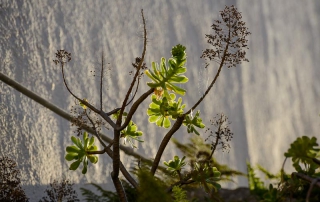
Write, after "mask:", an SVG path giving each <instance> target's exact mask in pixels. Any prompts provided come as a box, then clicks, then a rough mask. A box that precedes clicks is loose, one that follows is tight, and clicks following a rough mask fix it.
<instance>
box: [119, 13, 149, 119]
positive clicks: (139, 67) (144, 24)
mask: <svg viewBox="0 0 320 202" xmlns="http://www.w3.org/2000/svg"><path fill="white" fill-rule="evenodd" d="M141 16H142V21H143V32H144V41H143V51H142V55H141V60H140V62H139V65H138V68H137V71H136V74H135V75H134V77H133V80H132V82H131V85H130V87H129V90H128V92H127V95H126V97H125V99H124V100H123V103H122V107H121V110H120V113H119V117H118V120H117V124H121V121H122V114H123V112H124V108H125V107H126V104H127V101H128V99H129V95H130V93H131V91H132V88H133V86H134V84H135V82H136V79H137V77H138V76H139V73H140V69H141V66H142V64H143V61H144V57H145V54H146V50H147V29H146V21H145V18H144V15H143V9H141Z"/></svg>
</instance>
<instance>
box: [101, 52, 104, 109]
mask: <svg viewBox="0 0 320 202" xmlns="http://www.w3.org/2000/svg"><path fill="white" fill-rule="evenodd" d="M103 68H104V66H103V51H102V53H101V75H100V111H102V79H103Z"/></svg>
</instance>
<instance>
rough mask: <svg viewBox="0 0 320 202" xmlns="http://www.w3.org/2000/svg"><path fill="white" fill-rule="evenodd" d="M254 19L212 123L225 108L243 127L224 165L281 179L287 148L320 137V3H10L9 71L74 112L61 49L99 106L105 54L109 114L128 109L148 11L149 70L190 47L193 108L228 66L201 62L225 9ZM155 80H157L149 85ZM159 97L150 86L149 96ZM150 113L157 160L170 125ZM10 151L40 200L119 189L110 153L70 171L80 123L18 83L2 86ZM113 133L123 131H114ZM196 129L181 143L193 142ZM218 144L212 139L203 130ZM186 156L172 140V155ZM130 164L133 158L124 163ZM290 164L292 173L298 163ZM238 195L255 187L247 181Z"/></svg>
mask: <svg viewBox="0 0 320 202" xmlns="http://www.w3.org/2000/svg"><path fill="white" fill-rule="evenodd" d="M232 4H233V5H235V6H236V7H237V8H238V10H239V11H241V12H242V16H243V20H244V21H245V22H246V23H247V27H248V28H249V30H250V32H251V33H252V35H250V36H249V47H250V50H248V51H247V57H248V59H249V60H250V62H249V63H244V64H243V65H241V66H238V67H237V68H231V69H227V68H225V69H223V71H222V74H221V75H220V77H219V79H218V82H217V83H216V85H215V86H214V88H213V89H212V91H211V92H210V94H209V96H208V97H207V98H206V99H205V100H204V102H203V104H202V105H201V106H200V107H199V109H200V110H201V117H202V118H203V119H204V120H205V123H207V124H208V125H209V119H212V118H214V117H215V115H216V114H217V113H221V112H223V113H225V114H226V115H227V116H228V117H229V120H230V121H231V122H232V124H231V126H230V127H231V129H232V131H233V132H234V138H233V140H232V142H231V150H230V152H229V153H222V152H221V151H219V152H216V158H217V159H218V160H219V161H220V162H221V163H225V164H228V165H229V166H230V167H232V168H235V169H237V170H240V171H243V172H246V161H250V162H251V163H253V164H256V163H259V164H261V165H262V166H264V167H266V168H267V169H269V170H271V171H272V172H276V171H278V170H279V169H280V167H281V164H282V162H283V159H284V158H283V153H284V152H285V151H286V150H287V149H288V147H289V143H291V142H292V141H293V140H295V139H296V137H298V136H302V135H307V136H316V137H318V139H319V138H320V136H319V131H318V128H319V118H320V117H319V112H320V109H319V98H320V85H319V84H320V80H319V79H318V78H319V77H320V68H319V63H320V57H319V55H320V40H319V35H320V23H319V20H320V2H319V1H316V0H313V1H312V0H310V1H299V0H291V1H281V2H279V1H254V0H247V1H244V0H239V1H224V0H217V1H213V0H199V1H193V0H185V1H169V0H157V1H143V0H140V1H129V0H119V1H102V0H101V1H98V0H94V1H81V0H79V1H62V0H57V1H50V0H45V1H43V0H33V1H22V0H2V1H1V2H0V71H1V72H2V73H4V74H6V75H7V76H9V77H11V78H12V79H14V80H16V81H17V82H19V83H21V84H22V85H24V86H25V87H27V88H28V89H30V90H32V91H34V92H35V93H37V94H39V95H41V96H42V97H44V98H45V99H48V100H49V101H50V102H52V103H54V104H55V105H57V106H59V107H61V108H62V109H65V110H66V111H69V110H70V109H71V106H72V105H74V99H73V98H72V97H71V96H70V95H69V93H68V92H67V90H66V88H65V87H64V85H63V83H62V77H61V72H60V68H59V67H57V66H55V65H54V63H53V62H52V60H53V59H55V52H56V50H60V49H65V50H67V51H69V52H71V53H72V61H71V62H70V63H69V64H68V66H67V68H66V70H67V73H66V74H67V79H68V82H69V83H70V86H71V88H72V90H73V91H74V92H75V93H76V94H77V95H79V96H80V97H83V98H88V99H89V101H90V102H92V103H94V104H98V100H99V99H98V95H99V94H98V92H99V91H98V89H99V88H98V85H99V83H98V82H99V80H98V78H97V77H94V76H93V73H92V72H91V71H94V70H99V64H100V58H101V53H102V51H103V53H104V58H105V61H106V62H107V63H109V64H108V67H109V69H108V70H107V71H106V72H105V75H106V79H105V86H106V87H105V91H104V100H105V102H104V108H105V110H112V109H114V108H115V107H119V106H120V104H121V103H122V100H123V97H124V95H123V93H121V92H126V91H127V89H128V87H129V84H128V81H129V80H131V78H132V76H131V75H129V71H131V70H132V66H131V63H132V62H134V59H135V57H138V56H140V55H141V51H142V42H143V39H142V37H141V36H142V20H141V14H140V10H141V9H144V15H145V17H146V19H147V29H148V34H149V43H148V47H147V55H146V63H147V66H149V67H150V64H151V62H152V61H156V62H159V60H160V58H161V57H162V56H164V57H166V58H168V57H170V50H171V47H172V46H174V45H176V44H178V43H181V44H183V45H185V46H186V47H187V55H188V62H187V65H186V66H187V68H188V71H187V73H186V75H187V76H188V77H189V82H188V83H187V84H186V85H185V88H186V89H187V90H188V93H187V95H186V96H185V98H184V101H185V102H186V104H187V106H189V107H190V106H191V105H192V104H193V103H195V102H196V100H197V99H198V97H199V96H201V95H202V94H203V92H204V91H205V89H206V86H207V81H208V79H209V80H210V78H212V76H213V75H214V74H215V72H216V69H217V65H216V64H212V65H211V66H210V67H209V68H207V69H204V68H203V67H204V61H203V60H201V59H200V55H201V53H202V50H204V49H205V48H208V47H209V46H208V45H207V44H206V40H205V38H204V36H205V34H209V33H211V28H210V25H211V24H212V23H213V20H215V19H218V18H219V11H220V10H223V9H224V7H225V5H232ZM147 81H148V78H147V77H146V76H145V77H144V78H143V79H142V83H145V82H147ZM146 90H147V87H146V86H144V85H142V86H141V88H140V90H139V94H142V93H143V92H145V91H146ZM148 104H149V99H148V100H147V101H146V102H145V103H144V104H143V105H142V106H141V107H140V108H139V111H138V112H137V114H136V116H135V117H134V121H135V122H137V123H138V126H139V128H140V129H141V130H142V131H144V132H145V133H144V134H145V135H144V140H145V143H143V144H139V149H138V151H139V152H140V153H142V154H144V155H145V156H146V157H149V158H153V157H154V155H155V153H156V151H157V148H158V146H159V144H160V141H161V139H162V137H163V136H164V135H165V133H166V130H165V129H159V130H157V128H156V127H155V126H154V125H150V124H148V117H147V116H146V114H145V112H146V108H147V106H148ZM0 108H1V111H0V129H1V130H0V140H1V141H0V142H1V143H0V153H1V154H2V155H9V156H11V157H12V158H14V159H15V160H16V161H17V162H18V164H19V167H20V168H21V171H22V178H23V185H24V188H25V189H26V191H27V194H28V196H29V197H30V198H31V199H32V201H33V200H39V199H40V197H41V196H43V193H42V192H43V190H44V188H45V186H46V185H47V184H48V183H50V182H52V181H53V180H54V179H60V178H62V177H67V178H69V179H71V180H73V181H74V182H75V183H76V184H77V186H80V184H85V183H89V182H96V183H101V184H107V187H108V188H110V189H113V185H112V181H111V179H110V177H109V173H110V171H111V169H112V166H111V161H110V159H109V158H108V157H107V156H101V158H100V162H99V163H98V164H97V165H95V166H91V167H90V169H89V170H88V173H87V174H86V175H85V176H83V175H82V174H81V171H76V172H72V171H69V170H68V166H69V165H68V162H66V161H65V160H64V155H65V147H66V146H67V145H69V144H70V143H71V141H70V136H71V135H72V134H73V128H72V127H71V126H70V123H69V122H67V121H65V120H64V119H63V118H61V117H59V116H57V115H55V114H54V113H53V112H51V111H50V110H48V109H46V108H44V107H43V106H41V105H39V104H38V103H36V102H34V101H32V100H30V99H29V98H28V97H26V96H24V95H22V94H20V93H19V92H17V91H16V90H14V89H13V88H11V87H9V86H7V85H6V84H4V83H3V82H0ZM106 133H107V134H109V136H110V137H112V132H111V131H107V132H106ZM189 137H191V135H190V134H188V133H187V132H186V129H185V128H182V129H180V130H179V132H178V133H177V134H176V135H175V138H177V139H178V140H180V141H182V142H187V141H188V139H189ZM203 137H204V138H205V137H206V134H203ZM173 153H177V152H176V151H175V148H174V147H173V144H172V143H170V144H169V146H168V149H167V150H166V151H165V153H164V156H163V158H162V160H163V161H164V160H169V159H171V158H172V154H173ZM122 160H123V161H124V163H125V164H126V165H127V166H128V167H130V166H134V163H133V159H132V158H131V157H128V156H123V158H122ZM289 167H290V166H289ZM228 186H229V187H231V188H235V187H239V186H247V181H246V179H245V178H237V179H236V180H235V183H232V184H229V185H228Z"/></svg>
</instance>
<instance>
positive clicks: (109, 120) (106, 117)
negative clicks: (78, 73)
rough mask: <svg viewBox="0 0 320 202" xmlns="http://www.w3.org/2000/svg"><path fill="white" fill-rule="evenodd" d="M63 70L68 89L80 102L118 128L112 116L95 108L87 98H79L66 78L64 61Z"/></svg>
mask: <svg viewBox="0 0 320 202" xmlns="http://www.w3.org/2000/svg"><path fill="white" fill-rule="evenodd" d="M61 70H62V77H63V82H64V85H65V86H66V88H67V90H68V91H69V93H70V94H71V95H72V96H73V97H74V98H76V99H77V100H78V101H79V102H81V103H83V104H84V105H86V106H87V107H88V108H89V109H91V110H92V111H94V112H95V113H97V114H99V115H101V117H102V118H103V119H104V120H106V121H107V122H108V123H109V124H110V125H111V127H113V128H116V124H115V123H114V122H113V121H112V120H111V118H110V117H109V116H108V115H107V114H106V113H105V112H103V111H101V110H98V109H97V108H95V107H94V106H92V105H91V104H90V103H88V102H87V101H86V100H84V99H81V98H79V97H78V96H76V95H75V94H74V93H73V92H72V91H71V90H70V88H69V86H68V84H67V81H66V79H65V74H64V65H63V63H62V64H61Z"/></svg>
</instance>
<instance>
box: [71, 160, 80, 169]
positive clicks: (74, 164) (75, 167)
mask: <svg viewBox="0 0 320 202" xmlns="http://www.w3.org/2000/svg"><path fill="white" fill-rule="evenodd" d="M80 163H81V161H79V160H78V161H75V162H73V163H72V164H71V165H70V168H69V169H70V170H77V168H78V167H79V165H80Z"/></svg>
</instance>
